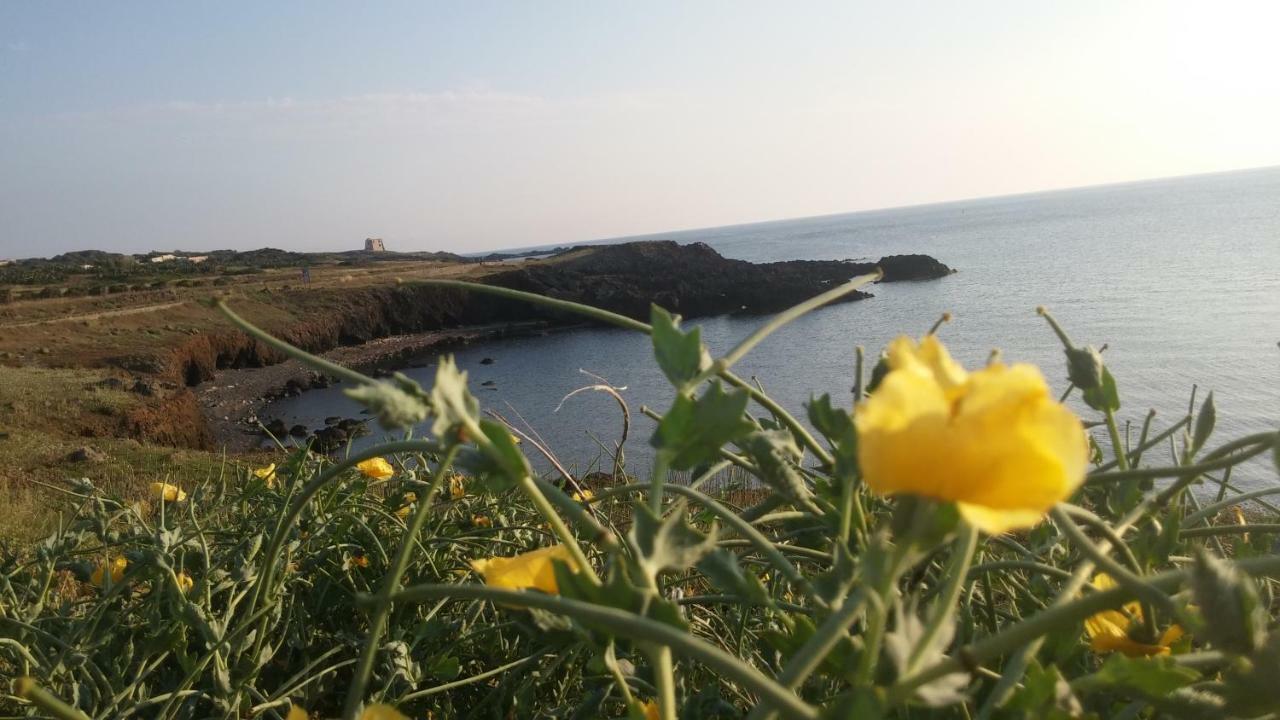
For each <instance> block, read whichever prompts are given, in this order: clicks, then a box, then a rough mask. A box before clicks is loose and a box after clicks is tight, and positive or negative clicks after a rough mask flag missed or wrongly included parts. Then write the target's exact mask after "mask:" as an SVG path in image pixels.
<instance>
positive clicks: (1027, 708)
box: [1004, 660, 1084, 720]
mask: <svg viewBox="0 0 1280 720" xmlns="http://www.w3.org/2000/svg"><path fill="white" fill-rule="evenodd" d="M1004 709H1005V710H1007V711H1009V712H1011V713H1014V714H1015V715H1017V716H1019V717H1025V718H1032V717H1034V718H1042V719H1044V720H1067V718H1077V717H1080V716H1081V715H1083V714H1084V708H1083V707H1081V705H1080V701H1079V700H1078V699H1076V696H1075V694H1074V693H1072V692H1071V686H1070V685H1069V684H1067V681H1066V679H1065V678H1063V677H1062V673H1061V672H1059V671H1058V668H1057V667H1055V666H1053V665H1050V666H1049V667H1047V668H1046V667H1041V666H1040V664H1039V663H1037V662H1035V661H1034V660H1032V661H1031V665H1030V666H1029V667H1028V668H1027V672H1026V675H1024V676H1023V678H1022V687H1020V688H1018V690H1017V692H1015V693H1014V694H1013V696H1012V697H1011V698H1009V702H1008V703H1007V704H1006V705H1005V708H1004Z"/></svg>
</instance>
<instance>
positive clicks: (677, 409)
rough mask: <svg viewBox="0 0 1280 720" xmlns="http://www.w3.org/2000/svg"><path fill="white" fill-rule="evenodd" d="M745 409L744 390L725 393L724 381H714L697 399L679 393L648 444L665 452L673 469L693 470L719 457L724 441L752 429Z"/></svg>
mask: <svg viewBox="0 0 1280 720" xmlns="http://www.w3.org/2000/svg"><path fill="white" fill-rule="evenodd" d="M746 410H747V394H746V393H745V392H742V391H741V390H735V391H733V392H729V393H726V392H725V391H724V386H723V385H721V384H720V383H719V382H713V383H711V385H710V387H708V388H707V390H706V392H704V393H703V394H702V395H701V396H699V397H697V398H696V399H695V398H690V397H687V396H685V395H677V396H676V399H675V402H673V403H672V405H671V409H670V410H668V411H667V414H666V415H665V416H663V418H662V422H660V423H658V429H657V430H655V431H654V433H653V437H652V438H651V439H650V440H649V444H651V445H652V446H653V447H655V448H657V449H658V451H659V452H661V453H663V454H664V455H665V456H666V458H667V462H668V464H669V465H670V466H671V468H672V469H674V470H691V469H692V468H694V467H695V466H697V465H699V464H702V463H709V462H712V461H714V460H718V459H719V457H720V455H719V453H720V448H721V447H723V446H724V445H725V443H728V442H730V441H733V440H736V439H737V438H740V437H742V436H743V435H745V434H747V433H749V432H751V430H752V424H751V422H750V421H749V420H748V419H747V417H746V415H745V413H746Z"/></svg>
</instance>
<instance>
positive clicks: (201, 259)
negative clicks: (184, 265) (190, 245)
mask: <svg viewBox="0 0 1280 720" xmlns="http://www.w3.org/2000/svg"><path fill="white" fill-rule="evenodd" d="M208 259H209V256H208V255H192V256H191V257H189V258H187V262H193V263H195V264H197V265H199V264H200V263H202V262H204V261H205V260H208Z"/></svg>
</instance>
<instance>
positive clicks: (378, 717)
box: [360, 703, 409, 720]
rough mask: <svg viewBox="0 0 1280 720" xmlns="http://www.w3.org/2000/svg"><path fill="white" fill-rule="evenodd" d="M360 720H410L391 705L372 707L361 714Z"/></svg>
mask: <svg viewBox="0 0 1280 720" xmlns="http://www.w3.org/2000/svg"><path fill="white" fill-rule="evenodd" d="M360 720H409V718H407V717H405V716H404V715H403V714H401V712H400V711H399V710H396V709H395V708H394V707H392V706H390V705H383V704H382V703H378V704H376V705H370V706H369V707H367V708H365V709H364V712H362V713H360Z"/></svg>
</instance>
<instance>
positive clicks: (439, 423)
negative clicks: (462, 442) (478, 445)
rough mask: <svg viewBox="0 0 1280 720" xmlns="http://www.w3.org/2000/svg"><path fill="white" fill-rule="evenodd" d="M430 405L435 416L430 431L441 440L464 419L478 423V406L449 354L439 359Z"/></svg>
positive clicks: (465, 377) (465, 376)
mask: <svg viewBox="0 0 1280 720" xmlns="http://www.w3.org/2000/svg"><path fill="white" fill-rule="evenodd" d="M406 395H407V394H406ZM431 406H432V408H433V409H434V410H435V413H436V419H435V421H434V422H432V423H431V432H432V433H433V434H434V435H435V436H436V437H438V438H440V439H442V440H444V439H446V438H449V435H450V432H451V431H453V430H454V428H456V427H458V426H459V425H461V424H462V423H463V421H464V420H469V421H470V422H473V423H474V422H479V420H480V403H479V402H478V401H477V400H476V399H475V396H473V395H472V394H471V391H470V390H468V389H467V373H466V371H463V370H459V369H458V365H457V363H455V362H454V360H453V356H452V355H446V356H444V357H443V358H440V365H439V367H437V368H436V384H435V385H433V386H432V387H431Z"/></svg>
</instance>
